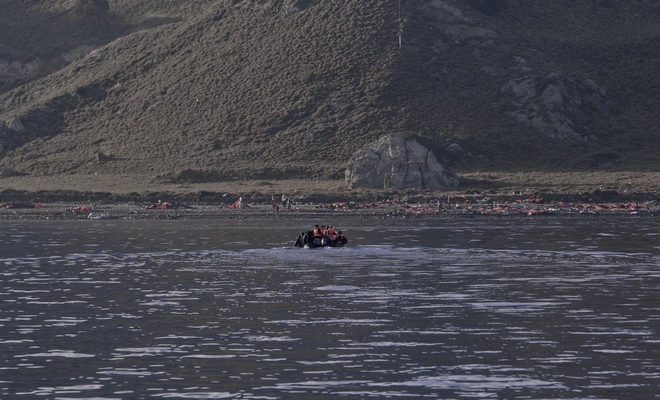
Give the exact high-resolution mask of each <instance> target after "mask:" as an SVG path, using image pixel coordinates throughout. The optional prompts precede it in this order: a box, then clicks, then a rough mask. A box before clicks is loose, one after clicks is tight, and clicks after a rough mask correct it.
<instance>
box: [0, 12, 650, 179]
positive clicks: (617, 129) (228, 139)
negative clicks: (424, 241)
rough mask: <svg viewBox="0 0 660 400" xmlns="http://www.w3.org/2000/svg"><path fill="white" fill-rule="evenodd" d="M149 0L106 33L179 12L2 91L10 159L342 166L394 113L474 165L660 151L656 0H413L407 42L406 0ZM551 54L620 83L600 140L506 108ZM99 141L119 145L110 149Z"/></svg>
mask: <svg viewBox="0 0 660 400" xmlns="http://www.w3.org/2000/svg"><path fill="white" fill-rule="evenodd" d="M113 3H114V2H111V4H113ZM134 3H135V2H128V1H119V2H117V3H116V4H117V5H116V6H114V9H113V10H111V11H112V12H113V13H114V14H113V18H115V20H113V21H114V22H113V23H114V24H115V25H111V28H112V29H111V28H110V27H108V26H106V29H107V30H106V31H105V32H107V35H111V34H115V35H119V34H124V33H126V32H129V31H132V30H135V28H136V27H140V26H142V27H148V26H152V25H157V24H159V23H162V22H169V21H175V20H180V22H177V23H173V24H168V25H163V26H160V27H155V28H151V29H148V30H143V31H138V32H136V33H133V34H130V35H128V36H125V37H123V38H121V39H119V40H117V41H114V42H112V43H110V44H109V45H108V46H106V47H103V48H101V49H99V50H97V51H96V52H95V53H93V54H92V55H91V56H89V57H87V58H86V59H83V60H81V61H79V62H76V63H74V64H72V65H71V66H69V67H68V68H66V69H64V70H62V71H60V72H57V73H54V74H52V75H50V76H48V77H46V78H44V79H42V80H40V81H37V82H34V83H30V84H28V85H25V86H23V87H20V88H17V89H14V90H12V91H9V92H7V93H5V94H4V95H0V104H7V101H8V100H9V99H11V101H12V103H11V105H9V106H8V107H6V108H5V109H4V110H2V109H1V108H0V120H6V119H8V118H9V117H11V116H19V117H21V118H22V119H23V120H24V122H25V125H26V127H27V133H25V134H21V135H16V134H12V135H11V136H9V137H7V138H5V142H6V143H7V144H8V145H7V146H5V147H12V145H13V146H17V149H16V150H12V151H9V152H8V153H6V155H5V156H4V157H3V158H2V159H1V160H0V167H1V168H13V169H16V170H18V171H19V172H23V173H34V174H39V173H50V174H58V173H94V172H96V173H101V174H107V173H110V174H113V173H114V174H127V173H134V172H139V173H143V174H152V175H154V176H155V175H159V174H160V175H163V174H173V173H175V172H176V171H181V170H185V169H193V170H205V171H208V173H207V175H206V177H207V178H209V179H225V178H252V179H258V178H264V177H266V178H286V177H302V176H307V175H309V174H311V176H312V177H325V178H335V177H340V176H341V171H342V169H343V167H344V165H345V163H346V161H347V160H348V158H349V157H350V155H351V154H352V152H353V151H355V150H356V149H357V148H359V147H360V146H361V145H363V144H364V143H366V142H368V141H370V140H373V139H375V138H376V137H378V136H380V135H381V134H383V133H385V132H388V131H392V130H397V131H401V132H404V133H406V134H408V135H410V136H415V137H417V138H419V139H420V140H421V141H422V142H423V143H424V144H426V145H428V146H430V147H431V148H433V150H434V151H435V152H436V154H437V155H438V156H439V157H440V158H441V159H444V161H445V162H450V160H449V158H448V155H447V154H446V153H445V150H444V149H445V148H446V146H447V145H448V144H450V143H454V142H457V143H460V144H461V145H462V146H463V148H465V149H466V150H467V151H470V152H471V153H473V154H475V155H483V156H484V157H482V159H481V160H486V161H485V162H484V161H478V160H479V158H475V159H466V158H464V159H463V160H462V161H456V160H454V161H451V162H452V163H453V164H452V166H453V167H454V168H456V169H458V170H459V171H471V170H475V169H489V168H495V169H521V168H527V169H541V170H543V169H546V170H547V169H550V170H553V169H555V170H556V169H566V168H576V167H578V168H590V167H592V165H593V163H592V162H591V161H592V160H591V158H590V157H592V156H593V155H594V154H600V153H603V152H604V153H607V152H615V153H616V154H617V155H619V156H621V157H622V158H623V159H624V160H625V162H624V164H623V167H624V168H638V169H639V168H642V169H643V168H655V167H656V164H655V159H654V154H655V152H656V149H657V148H658V132H657V128H656V127H657V126H660V124H659V122H660V121H658V116H657V113H656V112H654V110H657V102H658V98H659V95H660V93H658V90H659V88H660V86H659V83H660V82H659V79H660V78H659V77H660V74H657V73H655V69H656V65H660V64H658V62H657V61H658V60H657V58H658V57H659V56H658V54H660V53H658V51H657V50H658V49H657V47H658V44H657V43H658V41H657V36H658V35H659V33H658V29H657V28H656V26H657V24H656V23H655V22H654V21H655V19H656V17H657V15H658V14H657V13H656V12H657V7H656V6H655V5H654V4H653V2H651V1H643V0H639V1H632V2H631V1H617V0H608V1H604V0H603V1H601V2H594V1H591V0H589V1H587V0H576V1H568V0H554V1H545V2H533V3H530V2H525V1H522V0H520V1H515V0H510V1H508V2H506V3H507V8H506V9H504V10H503V11H502V12H500V13H499V14H496V15H493V16H487V15H484V14H482V13H480V12H479V11H477V10H474V9H472V8H471V7H469V6H468V5H467V2H466V1H458V0H457V1H449V0H447V1H445V4H448V5H450V6H457V7H459V9H460V10H462V12H463V15H464V17H465V18H467V19H469V21H471V22H470V24H471V26H480V27H484V28H487V29H490V30H492V31H493V32H496V34H497V37H496V38H494V39H491V40H483V39H479V38H472V39H469V40H465V41H460V42H459V43H456V41H454V40H453V38H452V37H451V36H449V35H448V34H447V33H446V29H447V27H448V26H451V25H455V24H466V23H465V22H464V21H453V20H451V19H449V20H448V19H447V18H448V17H447V15H446V14H442V13H441V12H439V11H438V8H437V7H433V4H432V2H430V1H423V2H422V1H412V0H408V1H406V0H404V1H403V2H402V5H403V7H402V16H403V21H402V22H403V32H404V42H403V43H404V46H403V47H402V48H401V49H399V48H398V43H397V38H396V34H397V31H398V29H399V25H398V22H399V21H398V17H399V15H398V7H397V2H396V1H387V2H382V1H375V0H372V1H339V0H337V1H318V2H316V1H284V0H282V1H270V2H257V1H216V2H203V1H198V2H181V1H178V2H170V3H169V4H170V7H169V8H167V9H164V8H163V6H162V5H161V2H155V1H154V2H138V3H139V5H136V4H134ZM604 3H607V4H604ZM8 4H10V2H7V1H3V2H0V10H1V9H2V8H3V7H4V9H7V7H8ZM56 4H63V2H56ZM157 4H158V5H159V6H158V7H157V6H156V5H157ZM292 6H298V8H299V9H302V12H294V11H295V10H294V8H293V7H292ZM35 7H36V6H35ZM39 10H40V12H41V13H43V14H44V15H45V14H46V12H47V11H48V10H46V9H43V8H41V9H39ZM11 11H12V12H13V13H17V14H21V15H24V14H26V13H29V12H33V11H34V9H29V10H28V9H20V10H19V9H13V10H11ZM49 12H50V11H49ZM62 15H63V17H62V18H65V17H66V18H69V16H67V14H66V12H64V14H62ZM120 21H121V22H120ZM25 26H30V25H29V24H28V25H25ZM13 29H15V30H16V32H20V26H16V25H14V26H13ZM85 29H88V28H85ZM83 31H84V29H83ZM49 34H52V33H49ZM66 35H69V36H66ZM53 36H54V37H57V38H59V39H57V41H56V42H53V43H61V40H62V39H61V37H62V36H64V37H67V38H69V39H72V38H73V39H75V38H76V36H75V35H74V34H72V33H67V32H66V31H65V32H56V33H55V34H54V35H53ZM44 40H46V39H44V38H41V39H39V38H37V39H35V43H34V44H32V47H33V48H34V49H37V48H38V46H39V45H42V43H43V41H44ZM53 40H55V39H53ZM46 42H47V41H46ZM71 42H72V43H74V42H75V43H80V41H78V42H77V41H76V40H71ZM439 44H440V45H439ZM14 46H16V45H15V44H14ZM34 52H35V53H38V52H37V51H36V50H35V51H34ZM516 57H519V58H522V59H524V60H525V68H526V69H525V70H522V69H521V66H520V62H519V61H516V60H518V58H516ZM485 67H496V68H499V69H501V70H503V71H504V73H503V74H501V75H499V76H492V75H490V74H487V73H484V68H485ZM553 72H563V73H567V74H574V75H576V76H579V77H582V78H591V79H594V80H595V81H596V82H598V83H599V84H600V85H602V86H604V87H605V88H607V89H608V91H609V92H610V93H611V94H612V96H613V97H614V98H615V99H616V100H617V104H618V110H619V111H618V113H617V114H615V115H608V116H602V115H597V114H587V115H585V116H583V118H582V120H580V121H578V122H579V123H580V124H584V125H585V126H587V125H588V128H589V130H590V131H591V132H596V133H597V136H598V137H599V141H598V143H589V144H584V143H579V144H576V143H574V142H570V141H562V140H554V139H548V138H546V137H543V136H542V135H540V134H538V133H537V132H534V131H533V130H532V129H530V128H528V127H525V126H522V125H520V124H517V123H516V121H515V120H513V119H511V118H509V117H507V116H506V115H504V114H505V113H506V112H507V111H509V110H510V109H511V103H512V101H513V100H514V99H512V98H511V97H510V96H508V95H506V94H503V93H502V91H501V88H502V86H503V85H505V84H506V82H507V81H508V80H509V79H513V78H517V77H521V76H525V75H526V74H527V75H529V74H532V75H534V76H537V77H538V76H540V77H542V76H544V75H547V74H550V73H553ZM40 105H45V106H46V107H43V106H42V107H39V106H40ZM98 151H101V152H103V153H105V154H108V155H110V156H111V157H110V160H109V161H108V162H105V163H96V160H95V158H94V154H95V153H96V152H98ZM475 160H476V161H475ZM477 161H478V162H477Z"/></svg>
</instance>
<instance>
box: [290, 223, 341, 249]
mask: <svg viewBox="0 0 660 400" xmlns="http://www.w3.org/2000/svg"><path fill="white" fill-rule="evenodd" d="M346 243H348V239H346V236H344V234H342V233H341V231H336V230H335V228H333V227H332V225H327V226H326V225H321V226H318V225H316V226H314V229H313V230H311V231H307V232H302V233H301V234H300V235H298V238H297V239H296V242H295V244H294V246H296V247H305V246H308V247H310V246H311V247H323V246H330V247H334V246H343V245H345V244H346Z"/></svg>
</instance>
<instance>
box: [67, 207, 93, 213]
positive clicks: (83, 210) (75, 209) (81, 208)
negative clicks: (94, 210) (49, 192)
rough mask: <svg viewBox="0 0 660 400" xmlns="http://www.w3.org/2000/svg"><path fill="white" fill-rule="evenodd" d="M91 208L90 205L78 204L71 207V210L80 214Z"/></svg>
mask: <svg viewBox="0 0 660 400" xmlns="http://www.w3.org/2000/svg"><path fill="white" fill-rule="evenodd" d="M90 210H91V207H90V206H78V207H73V209H72V210H71V211H73V213H74V214H81V213H86V212H89V211H90Z"/></svg>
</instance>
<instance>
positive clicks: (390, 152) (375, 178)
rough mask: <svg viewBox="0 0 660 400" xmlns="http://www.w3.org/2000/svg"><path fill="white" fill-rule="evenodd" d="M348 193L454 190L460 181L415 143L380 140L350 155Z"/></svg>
mask: <svg viewBox="0 0 660 400" xmlns="http://www.w3.org/2000/svg"><path fill="white" fill-rule="evenodd" d="M346 184H347V185H348V187H349V188H350V189H356V188H364V189H418V190H421V189H430V190H442V189H456V188H457V187H458V185H459V184H460V179H459V178H458V177H457V176H456V175H455V174H454V173H453V172H450V171H448V170H446V169H445V168H444V167H443V166H442V165H440V163H439V162H438V160H437V159H436V158H435V155H434V154H433V153H432V152H431V151H429V150H428V149H426V148H425V147H424V146H422V145H421V144H419V143H417V142H416V141H415V140H405V139H404V138H403V137H402V136H401V135H399V134H398V133H391V134H389V135H386V136H383V137H381V138H380V139H378V140H377V141H375V142H372V143H369V144H367V145H366V146H364V147H363V148H361V149H360V150H358V151H357V152H355V154H353V157H351V160H350V161H349V162H348V166H347V167H346Z"/></svg>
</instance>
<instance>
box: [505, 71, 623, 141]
mask: <svg viewBox="0 0 660 400" xmlns="http://www.w3.org/2000/svg"><path fill="white" fill-rule="evenodd" d="M502 93H511V94H513V95H514V96H515V97H516V100H515V101H514V102H513V106H514V107H515V108H516V110H515V111H510V112H508V113H507V115H508V116H510V117H512V118H515V119H516V120H517V121H518V122H519V123H521V124H523V125H527V126H529V127H532V128H534V129H535V130H536V131H537V132H539V133H541V134H543V135H545V136H548V137H550V138H553V139H570V140H575V141H587V140H594V139H596V137H595V136H591V135H590V134H589V132H588V131H585V129H584V128H579V126H580V125H584V124H579V122H580V121H584V120H585V119H586V117H587V116H588V115H591V114H600V115H602V116H605V115H610V114H613V113H615V112H616V107H617V105H616V102H615V101H614V100H612V99H611V98H610V96H609V95H608V92H607V90H606V89H605V88H603V87H601V86H599V85H598V84H596V82H594V81H593V80H591V79H581V78H577V77H574V76H569V75H565V74H562V73H553V74H550V75H548V76H545V77H540V76H530V75H528V76H523V77H521V78H518V79H512V80H510V81H509V82H508V83H507V84H506V85H504V87H502Z"/></svg>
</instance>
